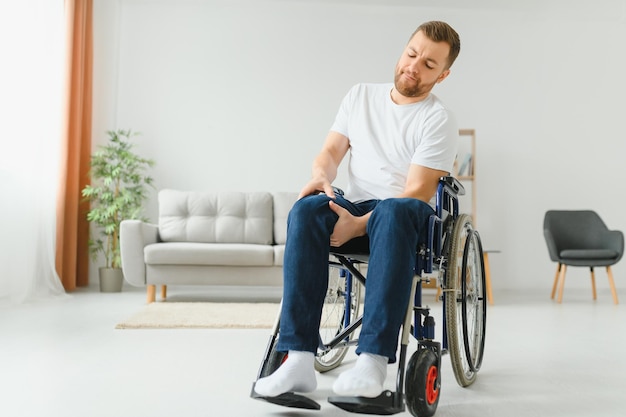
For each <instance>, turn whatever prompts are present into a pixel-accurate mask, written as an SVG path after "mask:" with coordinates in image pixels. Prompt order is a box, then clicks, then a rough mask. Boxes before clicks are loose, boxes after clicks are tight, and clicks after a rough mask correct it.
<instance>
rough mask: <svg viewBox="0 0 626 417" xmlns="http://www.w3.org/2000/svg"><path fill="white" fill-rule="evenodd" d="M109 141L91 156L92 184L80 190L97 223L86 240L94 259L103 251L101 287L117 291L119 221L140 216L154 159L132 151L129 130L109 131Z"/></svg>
mask: <svg viewBox="0 0 626 417" xmlns="http://www.w3.org/2000/svg"><path fill="white" fill-rule="evenodd" d="M107 134H108V135H109V141H108V143H107V144H106V145H104V146H101V147H100V148H99V149H98V150H97V151H96V152H94V153H93V155H92V156H91V170H90V175H91V184H90V185H87V186H85V188H83V190H82V195H83V197H84V198H85V199H86V200H87V201H89V204H90V208H89V212H88V213H87V220H88V221H89V222H90V223H92V224H93V225H95V226H96V228H97V229H98V230H97V235H96V236H97V237H95V238H94V234H95V233H96V231H94V230H92V237H91V238H90V240H89V252H90V254H91V256H92V258H93V259H94V261H95V260H96V259H97V258H98V254H100V253H102V254H103V255H104V260H105V266H103V267H101V268H100V269H99V278H100V291H102V292H120V291H121V290H122V282H123V279H124V277H123V274H122V269H121V256H120V223H121V222H122V220H125V219H142V220H146V219H144V218H143V217H142V216H141V212H142V205H143V203H144V201H145V200H146V199H147V198H148V186H152V177H150V176H149V175H147V173H146V171H147V169H148V168H149V167H152V166H154V161H153V160H150V159H146V158H142V157H140V156H138V155H136V154H135V153H134V152H133V151H132V147H133V145H132V144H131V143H130V138H131V136H135V135H137V134H136V133H133V132H131V131H130V130H117V131H108V132H107Z"/></svg>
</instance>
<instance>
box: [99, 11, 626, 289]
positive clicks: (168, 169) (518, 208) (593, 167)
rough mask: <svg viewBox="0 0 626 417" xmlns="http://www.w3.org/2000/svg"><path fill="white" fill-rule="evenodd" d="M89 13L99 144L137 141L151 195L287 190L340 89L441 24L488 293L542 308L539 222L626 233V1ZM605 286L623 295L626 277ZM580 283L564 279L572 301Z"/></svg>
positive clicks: (387, 68)
mask: <svg viewBox="0 0 626 417" xmlns="http://www.w3.org/2000/svg"><path fill="white" fill-rule="evenodd" d="M94 3H95V74H94V78H95V95H94V140H95V142H96V143H97V142H98V141H102V140H103V139H104V138H105V135H104V133H103V132H104V131H105V130H108V129H115V128H132V129H134V130H137V131H140V132H142V136H141V137H140V139H139V140H138V145H137V150H138V151H139V152H141V153H142V154H143V155H145V156H147V157H151V158H154V159H155V160H156V161H157V166H156V168H155V169H154V177H155V180H156V186H157V188H159V189H161V188H166V187H171V188H179V189H203V190H268V191H278V190H298V189H299V188H300V186H301V185H302V184H303V183H304V182H305V181H306V180H307V179H308V176H309V167H310V162H311V159H312V158H313V156H314V155H315V154H316V153H317V151H318V150H319V149H320V147H321V145H322V141H323V139H324V137H325V135H326V133H327V131H328V128H329V127H330V125H331V123H332V121H333V118H334V115H335V112H336V109H337V106H338V104H339V102H340V100H341V98H342V97H343V95H344V94H345V93H346V91H347V90H348V88H349V87H350V86H351V85H352V84H355V83H357V82H363V81H365V82H385V81H391V80H392V76H393V69H394V66H395V63H396V60H397V58H398V56H399V54H400V52H401V51H402V48H403V47H404V44H405V43H406V41H407V39H408V37H409V35H410V34H411V33H412V31H413V30H414V29H415V27H417V25H419V23H421V22H423V21H426V20H431V19H438V20H446V21H448V22H449V23H451V24H452V25H453V26H454V27H455V28H456V29H457V30H458V32H459V33H460V35H461V40H462V51H461V55H460V57H459V59H458V60H457V62H456V64H455V65H454V67H453V72H452V74H451V76H450V77H449V78H448V79H447V80H446V81H445V82H444V83H443V84H441V85H439V86H437V87H436V90H435V93H436V94H437V95H439V96H440V97H441V98H442V99H443V100H444V101H446V102H447V103H448V104H450V105H451V106H452V107H453V108H454V109H455V111H456V114H457V117H458V119H459V122H460V126H461V127H464V128H475V129H476V131H477V148H478V156H477V170H476V173H477V176H478V185H477V193H478V220H477V224H478V228H479V230H480V232H481V234H482V236H483V240H484V244H485V246H486V247H487V248H490V249H498V250H500V251H502V252H501V253H500V254H498V255H493V256H492V257H491V260H492V274H493V281H494V282H493V285H494V290H495V291H496V293H497V291H498V290H502V289H523V288H527V287H531V286H532V287H537V286H540V287H545V291H546V294H547V293H549V291H550V287H551V284H552V278H553V274H554V268H555V265H553V264H552V263H551V262H550V261H549V258H548V255H547V250H546V247H545V242H544V240H543V234H542V222H543V215H544V213H545V211H546V210H548V209H553V208H560V209H578V208H590V209H594V210H597V211H598V212H599V213H600V215H601V216H602V217H603V218H604V219H605V221H606V222H607V224H608V225H609V227H610V228H613V229H620V230H624V231H626V216H624V215H623V214H622V213H623V206H622V204H623V202H624V191H623V188H624V186H623V177H624V175H623V174H624V162H623V161H624V155H625V154H626V144H625V143H624V140H623V132H624V127H623V123H622V122H623V118H624V113H625V111H624V110H625V108H626V106H625V105H624V99H623V98H624V97H625V96H626V94H625V93H626V81H625V80H624V76H623V75H624V74H625V73H626V52H625V51H626V49H625V48H624V46H623V41H624V39H626V17H625V16H626V1H624V0H595V1H565V0H561V1H549V0H548V1H539V0H533V1H519V2H518V3H519V4H507V5H501V4H499V3H500V2H497V1H491V0H483V1H473V2H471V7H469V6H468V7H463V4H464V3H465V2H464V1H461V0H439V1H437V2H426V1H424V2H417V1H409V0H405V1H401V0H395V1H384V0H378V1H376V0H370V1H356V0H354V1H330V0H317V1H316V0H297V1H293V0H292V1H288V0H256V1H255V0H235V1H226V0H221V1H220V0H95V2H94ZM413 4H427V5H435V4H436V5H437V7H425V6H419V5H415V6H414V5H413ZM343 178H344V176H343V174H342V175H340V178H339V179H338V181H337V183H338V185H341V182H342V181H343ZM148 214H149V215H150V216H151V217H152V218H153V219H154V218H156V201H155V199H154V198H153V199H152V200H151V201H150V204H149V207H148ZM93 269H95V268H93ZM614 272H615V276H616V280H617V285H618V287H621V288H626V284H624V283H625V282H626V278H625V276H626V262H622V263H620V264H618V265H617V266H616V267H615V269H614ZM587 275H588V274H587V272H585V271H584V270H582V269H578V270H577V269H571V270H570V272H569V274H568V277H569V279H568V283H567V285H568V287H574V286H579V287H588V285H589V282H588V281H589V280H588V278H587ZM620 283H621V285H620ZM598 288H599V291H600V294H601V296H602V295H603V292H604V291H607V288H608V284H607V282H606V279H605V275H604V273H603V272H602V273H599V274H598ZM624 296H626V289H625V290H623V291H622V297H624Z"/></svg>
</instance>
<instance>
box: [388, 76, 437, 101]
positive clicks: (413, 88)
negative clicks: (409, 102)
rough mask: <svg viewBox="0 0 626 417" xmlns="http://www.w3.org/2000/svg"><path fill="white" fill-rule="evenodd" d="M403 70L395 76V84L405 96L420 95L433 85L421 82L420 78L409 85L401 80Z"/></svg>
mask: <svg viewBox="0 0 626 417" xmlns="http://www.w3.org/2000/svg"><path fill="white" fill-rule="evenodd" d="M402 74H403V73H402V72H397V73H396V76H395V77H394V85H395V87H396V90H397V91H398V92H399V93H400V94H402V95H403V96H405V97H419V96H422V95H424V94H425V93H428V92H429V91H430V90H431V89H432V86H430V87H429V86H426V85H423V84H422V83H421V80H420V79H417V80H415V83H412V84H410V85H407V83H406V82H403V81H402V80H401V77H402Z"/></svg>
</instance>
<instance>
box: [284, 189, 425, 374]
mask: <svg viewBox="0 0 626 417" xmlns="http://www.w3.org/2000/svg"><path fill="white" fill-rule="evenodd" d="M329 200H330V198H329V197H328V196H326V195H325V194H320V195H312V196H308V197H304V198H302V199H300V200H298V201H297V202H296V204H295V205H294V206H293V208H292V210H291V212H290V213H289V217H288V220H287V241H286V246H285V258H284V264H283V279H284V283H283V284H284V288H283V305H282V312H281V319H280V336H279V338H278V344H277V346H276V349H277V350H279V351H288V350H300V351H309V352H314V353H315V352H317V346H318V342H319V326H320V319H321V314H322V306H323V303H324V298H325V296H326V291H327V288H328V270H329V266H328V257H329V252H330V249H331V247H330V235H331V233H332V232H333V229H334V227H335V223H336V222H337V219H338V218H339V217H338V216H337V214H335V213H334V212H333V211H332V210H331V209H330V207H329V206H328V201H329ZM335 202H336V203H337V204H339V205H340V206H342V207H344V208H345V209H347V210H348V211H349V212H350V213H352V214H353V215H355V216H362V215H364V214H366V213H368V212H370V211H372V215H371V217H370V219H369V221H368V223H367V237H365V238H357V239H353V240H351V241H350V242H348V244H347V245H357V246H358V245H359V244H361V245H363V244H364V245H365V247H364V248H362V249H364V251H365V252H367V250H368V247H367V245H368V242H369V252H370V258H369V263H368V272H367V281H366V291H365V304H364V315H363V324H362V327H361V333H360V336H359V346H358V348H357V353H362V352H368V353H373V354H377V355H382V356H386V357H388V358H389V361H390V362H392V363H393V362H395V360H396V350H397V347H398V332H399V330H400V326H401V324H402V322H403V321H404V317H405V313H406V309H407V306H408V304H409V297H410V289H411V282H412V279H413V276H414V274H415V260H416V256H417V248H418V245H419V244H420V243H423V242H425V241H426V238H427V235H428V219H429V217H430V215H431V214H433V213H434V211H433V209H432V208H431V207H430V206H429V205H428V204H427V203H424V202H423V201H420V200H417V199H414V198H392V199H387V200H369V201H365V202H361V203H351V202H350V201H348V200H346V199H344V198H343V197H341V196H339V195H337V197H336V199H335Z"/></svg>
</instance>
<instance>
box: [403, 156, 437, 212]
mask: <svg viewBox="0 0 626 417" xmlns="http://www.w3.org/2000/svg"><path fill="white" fill-rule="evenodd" d="M446 175H448V172H447V171H440V170H438V169H432V168H426V167H424V166H421V165H415V164H411V167H410V168H409V173H408V175H407V178H406V185H405V187H404V192H403V193H402V194H400V195H399V196H398V198H402V197H412V198H417V199H418V200H422V201H424V202H426V203H428V202H429V201H430V199H431V198H433V196H434V195H435V193H436V192H437V186H438V185H439V178H441V177H444V176H446Z"/></svg>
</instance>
